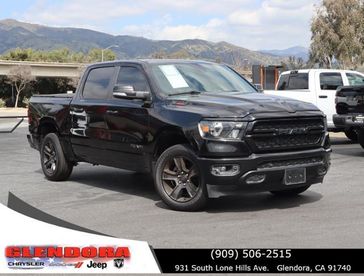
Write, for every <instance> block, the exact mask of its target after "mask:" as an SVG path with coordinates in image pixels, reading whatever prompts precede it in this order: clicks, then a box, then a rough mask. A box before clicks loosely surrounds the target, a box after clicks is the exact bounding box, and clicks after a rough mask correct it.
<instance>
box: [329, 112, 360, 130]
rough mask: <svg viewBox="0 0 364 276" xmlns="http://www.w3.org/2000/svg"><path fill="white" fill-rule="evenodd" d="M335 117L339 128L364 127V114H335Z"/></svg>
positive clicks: (336, 125) (335, 122)
mask: <svg viewBox="0 0 364 276" xmlns="http://www.w3.org/2000/svg"><path fill="white" fill-rule="evenodd" d="M333 119H334V124H335V127H337V128H344V129H347V128H352V127H354V128H364V114H347V115H338V114H335V115H334V117H333Z"/></svg>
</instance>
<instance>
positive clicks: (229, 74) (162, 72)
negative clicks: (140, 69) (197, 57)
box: [152, 62, 257, 95]
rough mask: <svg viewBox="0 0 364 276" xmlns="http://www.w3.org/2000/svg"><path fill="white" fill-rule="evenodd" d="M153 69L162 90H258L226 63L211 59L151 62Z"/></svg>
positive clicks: (249, 91)
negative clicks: (163, 62)
mask: <svg viewBox="0 0 364 276" xmlns="http://www.w3.org/2000/svg"><path fill="white" fill-rule="evenodd" d="M152 73H153V75H154V78H155V80H156V82H157V84H158V86H159V88H160V90H161V92H162V93H163V94H166V95H177V94H184V93H190V92H191V93H196V92H197V93H198V92H201V93H204V92H215V93H216V92H221V93H229V92H241V93H254V92H257V91H256V90H255V89H254V88H253V86H252V85H250V84H249V83H248V81H246V80H245V79H244V78H242V77H241V76H240V75H238V74H237V73H235V72H234V71H233V70H231V69H230V68H229V67H227V66H226V65H220V64H214V63H202V62H194V63H192V62H191V63H178V62H176V63H172V64H171V63H168V64H153V65H152Z"/></svg>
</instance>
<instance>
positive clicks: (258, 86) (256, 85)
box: [253, 83, 263, 93]
mask: <svg viewBox="0 0 364 276" xmlns="http://www.w3.org/2000/svg"><path fill="white" fill-rule="evenodd" d="M253 85H254V86H255V88H256V89H257V90H258V92H260V93H263V87H262V85H261V84H260V83H254V84H253Z"/></svg>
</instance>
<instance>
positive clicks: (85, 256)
mask: <svg viewBox="0 0 364 276" xmlns="http://www.w3.org/2000/svg"><path fill="white" fill-rule="evenodd" d="M0 218H1V224H2V227H1V236H0V250H1V251H0V252H1V253H0V273H160V270H159V267H158V264H157V262H156V260H155V258H154V256H153V253H152V251H151V249H150V247H149V245H148V243H146V242H143V241H133V240H125V239H117V238H112V237H107V236H102V235H95V234H89V233H85V232H81V231H75V230H70V229H67V228H63V227H58V226H55V225H52V224H48V223H45V222H42V221H38V220H35V219H33V218H30V217H27V216H24V215H22V214H20V213H18V212H15V211H13V210H11V209H9V208H8V207H6V206H4V205H2V204H0Z"/></svg>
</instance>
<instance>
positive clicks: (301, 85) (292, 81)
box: [264, 69, 364, 141]
mask: <svg viewBox="0 0 364 276" xmlns="http://www.w3.org/2000/svg"><path fill="white" fill-rule="evenodd" d="M360 84H364V74H362V73H359V72H356V71H349V70H332V69H304V70H294V71H285V72H283V73H282V74H281V75H280V77H279V80H278V83H277V87H276V90H266V91H264V93H266V94H268V95H278V96H284V97H288V98H293V99H296V100H300V101H305V102H309V103H312V104H314V105H316V106H317V107H318V108H319V109H320V110H321V111H322V112H323V113H325V115H326V117H327V125H328V129H329V130H330V131H344V132H345V134H346V136H347V137H348V138H349V139H351V140H354V141H356V140H357V135H356V132H355V131H354V129H353V128H338V127H337V126H335V124H334V122H333V115H334V114H336V111H335V94H336V89H337V88H338V87H340V86H347V85H360Z"/></svg>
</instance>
